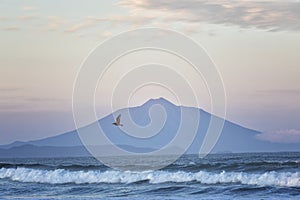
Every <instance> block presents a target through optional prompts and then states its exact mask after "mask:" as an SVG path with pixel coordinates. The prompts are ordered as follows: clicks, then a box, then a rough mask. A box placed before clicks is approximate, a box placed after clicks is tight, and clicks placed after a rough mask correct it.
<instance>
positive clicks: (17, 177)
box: [0, 167, 300, 187]
mask: <svg viewBox="0 0 300 200" xmlns="http://www.w3.org/2000/svg"><path fill="white" fill-rule="evenodd" d="M0 179H10V180H12V181H19V182H34V183H48V184H65V183H75V184H89V183H126V184H129V183H136V182H144V181H147V182H149V183H151V184H157V183H164V182H191V181H194V182H199V183H201V184H224V183H225V184H226V183H227V184H246V185H260V186H282V187H300V173H298V172H294V173H292V172H274V171H272V172H265V173H256V174H255V173H245V172H225V171H223V172H220V173H216V172H206V171H199V172H196V173H192V172H184V171H176V172H170V171H144V172H132V171H115V170H107V171H100V170H86V171H85V170H80V171H71V170H67V169H55V170H42V169H32V168H24V167H17V168H1V169H0Z"/></svg>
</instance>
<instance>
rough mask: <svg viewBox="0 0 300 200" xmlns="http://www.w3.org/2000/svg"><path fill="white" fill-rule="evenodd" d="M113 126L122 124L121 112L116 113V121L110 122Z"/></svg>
mask: <svg viewBox="0 0 300 200" xmlns="http://www.w3.org/2000/svg"><path fill="white" fill-rule="evenodd" d="M112 124H113V125H115V126H123V124H121V114H120V115H118V117H117V119H116V122H114V123H112Z"/></svg>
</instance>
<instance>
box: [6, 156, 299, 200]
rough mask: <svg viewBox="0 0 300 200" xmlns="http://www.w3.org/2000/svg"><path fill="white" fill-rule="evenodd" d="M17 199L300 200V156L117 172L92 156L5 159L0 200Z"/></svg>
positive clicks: (215, 159)
mask: <svg viewBox="0 0 300 200" xmlns="http://www.w3.org/2000/svg"><path fill="white" fill-rule="evenodd" d="M131 159H132V158H131ZM160 159H162V158H160ZM123 160H126V159H123ZM123 164H124V166H126V162H125V161H124V163H123ZM11 198H13V199H160V200H161V199H214V200H218V199H249V200H250V199H251V200H252V199H295V200H296V199H300V153H288V152H285V153H251V154H246V153H244V154H211V155H208V156H207V157H205V158H203V159H201V158H199V156H198V155H184V156H182V157H181V158H180V159H179V160H177V161H176V162H175V163H173V164H171V165H169V166H167V167H165V168H163V169H160V170H142V171H132V170H117V169H111V168H109V167H106V166H105V165H103V164H101V163H100V162H99V161H98V160H96V159H95V158H92V157H85V158H15V159H0V199H11Z"/></svg>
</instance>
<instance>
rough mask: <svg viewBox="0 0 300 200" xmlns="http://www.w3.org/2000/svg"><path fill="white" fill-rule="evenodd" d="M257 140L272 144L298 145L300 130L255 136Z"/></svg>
mask: <svg viewBox="0 0 300 200" xmlns="http://www.w3.org/2000/svg"><path fill="white" fill-rule="evenodd" d="M255 137H256V138H257V139H259V140H263V141H269V142H274V143H300V130H296V129H287V130H278V131H270V132H264V133H261V134H257V135H256V136H255Z"/></svg>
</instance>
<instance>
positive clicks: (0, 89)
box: [0, 87, 21, 93]
mask: <svg viewBox="0 0 300 200" xmlns="http://www.w3.org/2000/svg"><path fill="white" fill-rule="evenodd" d="M19 90H21V88H18V87H0V93H10V92H16V91H19Z"/></svg>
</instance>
